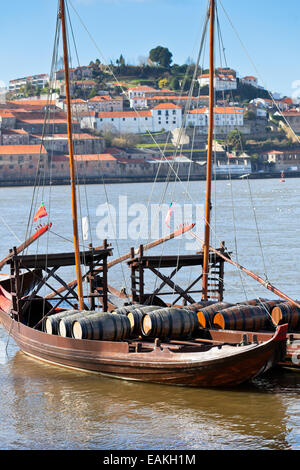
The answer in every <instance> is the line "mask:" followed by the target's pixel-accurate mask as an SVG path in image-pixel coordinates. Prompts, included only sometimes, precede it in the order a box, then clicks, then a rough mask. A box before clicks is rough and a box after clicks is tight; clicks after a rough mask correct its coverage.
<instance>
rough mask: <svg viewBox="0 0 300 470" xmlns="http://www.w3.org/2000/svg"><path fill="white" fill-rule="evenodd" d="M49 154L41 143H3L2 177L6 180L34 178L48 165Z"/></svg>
mask: <svg viewBox="0 0 300 470" xmlns="http://www.w3.org/2000/svg"><path fill="white" fill-rule="evenodd" d="M47 159H48V154H47V151H46V149H45V147H44V146H41V145H1V146H0V178H1V179H2V180H3V179H5V180H6V181H9V180H17V179H26V178H34V177H35V176H36V173H37V169H39V171H42V170H44V169H45V168H46V167H47Z"/></svg>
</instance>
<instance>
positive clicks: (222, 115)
mask: <svg viewBox="0 0 300 470" xmlns="http://www.w3.org/2000/svg"><path fill="white" fill-rule="evenodd" d="M208 114H209V112H208V108H199V109H192V110H191V111H189V112H188V115H187V124H188V125H191V126H196V127H198V126H199V127H208ZM243 125H244V109H243V108H238V107H235V106H227V107H222V106H219V107H216V108H215V109H214V126H215V127H225V128H226V127H232V128H234V127H236V126H243Z"/></svg>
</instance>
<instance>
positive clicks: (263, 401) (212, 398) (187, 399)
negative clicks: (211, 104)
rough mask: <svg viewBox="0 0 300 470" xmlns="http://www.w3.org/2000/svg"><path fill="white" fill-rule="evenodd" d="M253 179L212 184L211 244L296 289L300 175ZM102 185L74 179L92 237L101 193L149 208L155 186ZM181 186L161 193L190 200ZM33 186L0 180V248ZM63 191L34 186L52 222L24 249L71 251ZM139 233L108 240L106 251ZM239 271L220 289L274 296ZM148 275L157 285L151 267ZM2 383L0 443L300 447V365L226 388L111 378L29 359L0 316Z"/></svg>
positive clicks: (114, 278)
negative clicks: (41, 236) (6, 185)
mask: <svg viewBox="0 0 300 470" xmlns="http://www.w3.org/2000/svg"><path fill="white" fill-rule="evenodd" d="M231 184H232V185H231ZM204 188H205V186H204V183H192V184H191V185H190V187H189V192H190V194H191V199H192V200H193V201H197V202H199V203H200V204H201V203H203V195H204ZM164 189H165V186H164V185H163V184H158V185H157V186H156V187H155V190H154V191H153V194H152V195H153V201H154V202H160V201H161V200H162V197H163V194H164ZM250 189H251V192H250V193H249V186H248V183H247V181H234V182H232V183H229V182H226V181H222V182H218V183H217V184H216V187H215V188H214V194H216V197H217V200H218V207H217V210H216V209H215V205H214V212H213V219H215V218H216V232H217V235H216V237H215V239H216V244H219V241H221V240H225V241H226V245H227V246H228V248H229V249H230V251H232V252H233V257H234V258H235V259H236V257H238V260H239V262H240V263H241V264H243V265H244V266H247V267H248V268H249V269H252V270H253V271H255V272H257V273H258V274H260V275H262V276H265V275H267V276H268V278H269V279H270V281H271V282H272V283H273V284H275V285H276V286H277V287H278V288H280V289H281V290H282V291H284V292H286V293H287V294H288V295H290V296H292V297H294V298H299V281H300V279H299V261H300V247H299V233H300V218H299V212H300V209H299V207H300V190H299V180H296V179H295V180H293V179H291V180H287V182H286V183H285V184H280V183H279V181H278V180H261V181H251V186H250ZM106 190H107V194H106V193H105V191H104V188H103V187H102V186H88V187H87V188H86V192H85V190H84V188H83V187H81V189H80V199H81V202H82V211H81V214H80V215H86V212H87V205H88V208H89V213H90V215H91V225H92V227H91V228H92V236H93V244H94V245H95V246H96V245H97V244H98V245H100V244H101V241H100V240H98V239H97V232H96V229H97V224H99V220H100V216H99V212H98V215H97V207H99V205H100V204H102V203H104V202H105V200H106V196H108V198H109V200H110V202H112V203H113V204H114V206H115V207H116V206H117V204H118V203H119V200H118V196H119V195H120V194H121V195H123V196H127V197H128V206H129V207H131V204H133V203H136V202H139V203H144V204H145V205H146V207H147V202H148V197H149V195H150V194H151V190H152V185H151V184H139V185H109V186H107V189H106ZM49 191H51V205H50V203H49ZM185 191H186V188H185V187H184V186H183V185H181V184H179V185H178V184H177V186H176V187H175V186H174V185H173V184H170V186H169V187H168V188H167V191H166V196H165V198H164V199H163V200H164V202H166V203H167V204H170V202H172V201H174V202H176V203H182V204H183V203H184V202H185V203H189V202H190V199H189V197H188V196H187V195H186V192H185ZM232 194H233V196H234V203H233V201H232V198H231V196H232ZM251 196H252V199H251ZM31 197H32V188H1V189H0V216H1V220H0V256H1V257H4V256H5V255H6V254H7V250H8V248H10V247H12V246H13V245H18V244H19V242H18V241H17V239H16V236H17V237H18V238H19V239H20V240H21V241H22V240H23V239H24V237H25V234H26V226H27V218H28V214H29V207H30V204H31ZM68 198H69V188H68V187H52V188H45V190H39V192H38V193H36V203H37V205H39V203H40V202H41V200H44V202H45V204H46V207H47V209H48V211H49V212H50V219H51V221H52V222H53V232H52V233H50V234H49V236H44V239H41V240H40V242H39V243H38V244H36V245H32V247H31V252H32V253H35V252H36V250H37V249H38V251H39V252H42V251H44V250H47V248H48V247H49V248H48V249H49V251H50V250H52V251H60V250H62V251H64V250H65V251H67V250H71V243H70V242H69V241H68V240H69V239H70V240H72V228H71V224H70V210H71V209H70V204H69V202H68ZM87 201H88V204H87ZM233 212H234V215H235V226H236V227H234V223H233V218H232V215H233ZM254 214H255V216H256V221H255V217H254ZM146 219H147V218H146ZM4 222H5V223H6V225H5V223H4ZM7 224H8V227H7ZM199 226H201V223H200V221H199ZM257 226H258V227H259V232H257V229H256V228H257ZM235 228H236V230H235ZM13 233H14V234H15V235H14V234H13ZM57 234H58V235H60V237H58V236H57ZM62 236H63V237H64V238H61V237H62ZM144 241H145V240H144V239H143V238H140V239H138V240H126V239H124V240H119V241H118V243H117V244H116V243H115V242H113V245H114V247H115V250H114V257H117V256H118V252H120V253H121V254H123V253H124V252H127V251H128V249H129V248H130V246H138V244H139V243H141V242H144ZM185 243H186V241H185V240H177V241H175V240H174V241H171V242H168V244H165V245H162V246H161V247H159V248H156V249H155V250H154V251H151V253H158V254H160V253H164V254H167V253H177V252H178V251H179V250H180V252H185V249H186V245H185ZM236 247H237V248H238V253H237V254H236V252H235V249H236ZM261 247H262V248H263V253H264V257H262V254H261ZM198 248H199V247H195V249H198ZM127 270H128V268H127V266H126V265H125V266H124V267H123V269H121V268H120V266H119V267H116V268H114V269H113V270H112V274H111V275H110V283H111V284H113V285H115V286H116V287H122V286H127V287H128V286H129V276H128V272H127ZM196 271H197V270H195V269H193V270H190V269H189V270H187V271H186V272H183V271H182V272H181V273H180V276H179V273H178V278H177V279H176V282H178V283H179V284H180V285H182V286H187V285H188V284H189V282H190V280H191V279H192V278H193V276H194V277H195V276H196V275H197V272H196ZM67 277H68V278H69V279H73V278H75V273H74V271H73V270H70V271H69V272H68V273H67ZM242 281H243V284H242V286H241V278H240V275H239V274H238V273H237V272H236V271H235V269H234V268H232V267H227V268H226V273H225V282H226V296H225V297H226V299H232V300H241V299H242V298H245V295H246V296H247V297H248V298H254V297H256V296H259V295H260V296H264V297H266V296H267V297H268V298H269V297H272V296H271V295H270V294H269V293H266V291H265V290H264V288H263V287H260V286H259V285H257V284H256V283H255V282H254V281H252V280H249V279H247V278H245V277H244V276H243V277H242ZM151 282H152V283H153V284H154V285H155V281H152V280H151V279H150V277H149V283H150V284H151ZM0 390H1V400H0V422H1V427H0V449H2V450H3V449H35V450H37V449H134V450H136V449H146V450H150V449H151V450H154V449H168V450H171V449H181V450H184V449H192V450H195V449H200V450H204V449H208V450H216V449H218V450H219V449H226V450H228V449H236V450H238V449H252V450H256V449H274V450H275V449H276V450H281V449H300V431H299V429H300V405H299V392H300V374H299V373H294V372H290V371H284V370H276V371H273V372H271V373H269V374H268V375H267V376H265V377H263V378H262V379H259V380H256V381H255V382H253V383H251V384H247V385H244V386H241V387H239V388H237V389H235V390H226V391H224V390H222V391H216V390H194V389H189V388H183V387H170V386H159V385H147V384H142V383H135V382H132V383H131V382H126V381H117V380H113V379H109V378H104V377H103V378H101V377H100V378H99V377H98V376H94V375H88V374H84V373H76V372H74V371H69V370H65V369H63V368H58V367H54V366H51V365H47V364H44V363H40V362H38V361H35V360H33V359H31V358H28V357H26V356H25V355H24V354H23V353H21V352H20V351H19V350H18V348H17V346H16V345H15V343H14V342H13V340H12V339H8V336H7V334H6V332H5V331H4V330H3V329H2V328H1V327H0Z"/></svg>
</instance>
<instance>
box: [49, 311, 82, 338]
mask: <svg viewBox="0 0 300 470" xmlns="http://www.w3.org/2000/svg"><path fill="white" fill-rule="evenodd" d="M79 311H80V310H65V311H63V312H59V313H55V314H54V315H50V317H48V318H47V319H46V322H45V330H46V333H48V334H49V335H58V324H59V321H60V320H61V319H62V318H65V317H69V316H70V315H74V314H76V313H78V312H79Z"/></svg>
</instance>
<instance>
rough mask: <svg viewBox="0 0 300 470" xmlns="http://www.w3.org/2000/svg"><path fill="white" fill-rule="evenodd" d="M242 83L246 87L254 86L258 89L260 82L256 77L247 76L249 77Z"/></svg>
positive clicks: (242, 80) (243, 79)
mask: <svg viewBox="0 0 300 470" xmlns="http://www.w3.org/2000/svg"><path fill="white" fill-rule="evenodd" d="M241 82H242V83H244V84H245V85H251V86H254V87H255V88H258V80H257V78H256V77H252V76H247V77H244V78H242V79H241Z"/></svg>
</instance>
